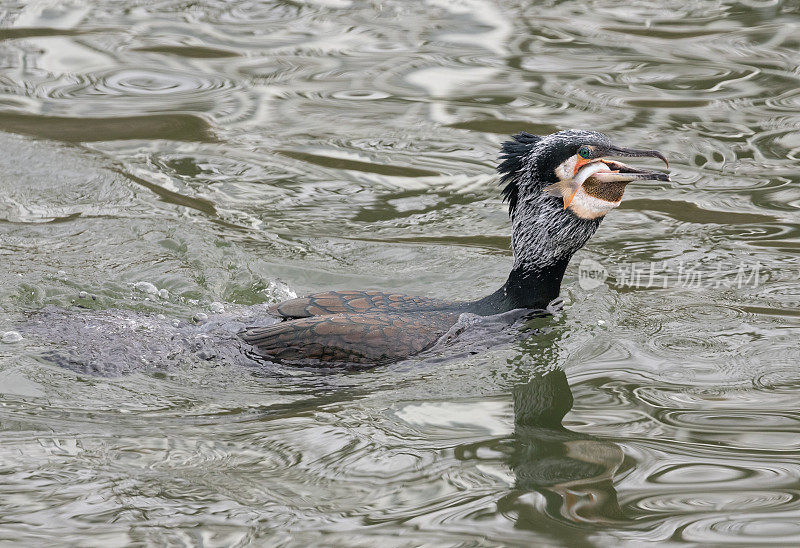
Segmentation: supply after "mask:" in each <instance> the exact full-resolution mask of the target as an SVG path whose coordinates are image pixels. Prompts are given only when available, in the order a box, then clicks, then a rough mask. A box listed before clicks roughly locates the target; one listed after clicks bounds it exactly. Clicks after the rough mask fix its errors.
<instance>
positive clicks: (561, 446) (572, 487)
mask: <svg viewBox="0 0 800 548" xmlns="http://www.w3.org/2000/svg"><path fill="white" fill-rule="evenodd" d="M513 395H514V435H513V436H512V437H511V438H510V439H509V440H508V442H509V445H508V446H507V447H506V454H507V463H508V464H509V466H510V468H511V469H512V470H513V472H514V475H515V476H516V483H515V490H514V492H512V493H510V494H509V495H508V496H506V497H504V498H503V500H502V501H500V503H499V506H500V508H499V509H500V511H501V512H504V513H514V514H516V515H517V516H518V517H517V527H519V528H524V529H540V528H541V527H542V526H543V524H542V523H541V521H542V520H541V510H542V509H540V508H538V506H539V504H537V503H536V502H531V498H530V497H529V496H528V493H530V492H537V493H540V494H541V495H543V497H544V500H545V503H544V508H543V510H544V511H545V512H546V513H547V514H548V515H549V516H550V517H553V518H557V519H558V520H567V521H569V522H572V523H575V522H580V523H592V524H595V525H597V524H599V523H604V522H605V523H611V522H615V523H618V522H619V521H620V520H622V519H623V514H622V511H621V510H620V507H619V503H618V502H617V493H616V491H615V490H614V485H613V478H614V473H615V472H616V470H617V469H618V468H619V466H620V464H621V463H622V460H623V457H624V454H623V452H622V450H621V449H620V447H619V446H618V445H617V444H615V443H612V442H609V441H605V440H602V439H600V438H596V437H594V436H591V435H588V434H583V433H580V432H574V431H572V430H569V429H567V428H565V427H564V426H563V425H562V424H561V421H562V420H563V418H564V416H565V415H566V414H567V412H568V411H569V410H570V409H571V408H572V403H573V399H572V392H571V391H570V388H569V384H568V383H567V377H566V375H565V374H564V371H562V370H553V371H549V372H547V373H544V374H541V375H538V376H536V377H535V378H533V379H532V380H530V381H529V382H527V383H525V384H519V385H517V386H514V388H513ZM550 527H552V521H551V522H550ZM548 532H549V533H550V534H552V533H554V532H555V531H553V530H552V529H550V530H549V531H548Z"/></svg>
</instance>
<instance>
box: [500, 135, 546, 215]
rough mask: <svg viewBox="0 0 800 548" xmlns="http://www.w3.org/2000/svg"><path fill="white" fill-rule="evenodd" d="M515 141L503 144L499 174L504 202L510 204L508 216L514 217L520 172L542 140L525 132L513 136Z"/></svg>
mask: <svg viewBox="0 0 800 548" xmlns="http://www.w3.org/2000/svg"><path fill="white" fill-rule="evenodd" d="M511 138H512V139H513V141H506V142H504V143H503V146H502V148H501V153H500V160H502V162H500V165H499V166H497V173H499V174H500V175H501V177H500V185H505V186H503V191H502V194H503V200H505V201H507V202H508V214H509V215H513V214H514V209H515V208H516V207H517V199H518V198H519V172H520V170H521V169H522V167H523V160H524V158H525V156H527V155H528V154H529V153H530V151H531V150H532V149H533V147H534V146H536V143H538V142H539V141H540V140H541V137H539V136H537V135H531V134H530V133H525V132H524V131H522V132H520V133H517V134H516V135H512V136H511Z"/></svg>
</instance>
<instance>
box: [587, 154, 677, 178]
mask: <svg viewBox="0 0 800 548" xmlns="http://www.w3.org/2000/svg"><path fill="white" fill-rule="evenodd" d="M594 152H595V159H594V160H591V161H590V162H588V163H587V164H586V167H582V168H581V170H580V171H583V170H584V169H587V170H588V171H591V174H588V173H587V174H588V176H589V177H591V178H593V179H595V180H597V181H599V182H601V183H610V182H630V181H637V180H639V181H669V180H670V179H669V175H667V174H666V173H664V172H662V171H655V170H649V169H639V168H635V167H633V166H629V165H628V164H623V163H622V162H617V161H616V160H611V158H631V157H637V158H638V157H649V158H658V159H659V160H661V161H663V162H664V164H666V166H667V167H669V162H667V159H666V158H665V157H664V155H663V154H661V153H660V152H658V151H657V150H641V149H636V148H621V147H615V146H609V147H604V148H602V149H597V148H596V149H595V151H594ZM598 162H602V164H604V165H602V164H601V165H597V164H598ZM592 164H595V165H592ZM586 178H588V177H586Z"/></svg>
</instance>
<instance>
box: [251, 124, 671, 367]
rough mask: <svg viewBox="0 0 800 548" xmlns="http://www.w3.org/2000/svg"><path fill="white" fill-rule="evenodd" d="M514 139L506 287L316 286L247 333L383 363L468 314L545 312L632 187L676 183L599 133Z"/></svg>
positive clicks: (311, 358)
mask: <svg viewBox="0 0 800 548" xmlns="http://www.w3.org/2000/svg"><path fill="white" fill-rule="evenodd" d="M512 139H513V140H510V141H506V142H505V143H503V145H502V153H501V155H500V159H501V160H502V161H501V163H500V165H499V166H498V168H497V171H498V172H499V174H500V175H501V185H504V188H503V190H502V194H503V198H504V199H505V200H506V201H507V202H508V205H509V215H510V217H511V223H512V234H511V246H512V248H513V251H514V267H513V269H512V270H511V274H510V275H509V276H508V280H507V281H506V283H505V284H503V286H502V287H501V288H500V289H498V290H497V291H495V292H494V293H492V294H491V295H489V296H487V297H485V298H483V299H480V300H478V301H473V302H452V301H446V300H440V299H433V298H429V297H412V296H408V295H403V294H399V293H386V292H381V291H329V292H325V293H316V294H313V295H309V296H308V297H303V298H297V299H291V300H289V301H285V302H283V303H280V304H278V305H275V306H273V307H271V308H270V313H272V314H274V315H276V316H277V317H279V318H281V319H282V320H284V321H282V322H280V323H276V324H273V325H269V326H266V327H253V328H249V329H246V330H244V331H242V332H241V334H240V336H241V338H242V339H243V340H244V341H245V342H246V343H249V344H250V345H252V349H253V351H254V352H255V354H257V355H260V356H262V357H264V358H267V359H269V360H272V361H278V362H284V363H291V364H301V365H327V366H332V365H347V364H354V365H355V364H362V365H367V364H368V365H379V364H384V363H389V362H394V361H398V360H402V359H405V358H407V357H409V356H412V355H414V354H417V353H419V352H422V351H424V350H426V349H428V348H430V347H431V346H433V345H434V343H436V342H437V340H439V339H440V338H441V337H442V336H443V335H444V334H445V333H447V332H448V330H449V329H450V328H451V327H453V326H454V325H455V324H456V322H457V321H458V319H459V317H460V316H461V314H463V313H472V314H476V315H479V316H491V315H495V314H500V313H503V312H509V311H511V310H515V309H545V308H546V306H547V305H548V303H549V302H550V301H552V300H553V299H556V298H557V297H558V294H559V290H560V286H561V279H562V278H563V276H564V271H565V270H566V268H567V264H568V263H569V260H570V258H571V257H572V255H573V254H574V253H575V252H576V251H578V250H579V249H580V248H581V247H583V245H584V244H585V243H586V242H587V241H588V240H589V238H590V237H591V236H592V234H594V232H595V230H597V227H598V226H599V225H600V222H601V221H602V220H603V218H604V217H605V215H606V214H607V213H608V212H610V211H611V210H612V209H614V208H615V207H617V206H618V205H619V203H620V201H621V200H622V195H623V193H624V192H625V187H626V185H627V184H628V183H629V182H631V181H635V180H658V181H669V176H668V175H667V174H666V173H662V172H660V171H649V170H643V169H637V168H634V167H632V166H629V165H626V164H623V163H621V162H618V161H614V160H612V159H611V158H619V157H644V156H649V157H653V158H658V159H660V160H662V161H663V162H664V163H665V164H667V160H666V158H665V157H664V155H662V154H661V153H660V152H658V151H655V150H639V149H632V148H620V147H617V146H614V145H613V144H612V143H611V140H610V139H609V138H608V137H606V136H605V135H603V134H602V133H598V132H596V131H583V130H566V131H559V132H557V133H553V134H550V135H547V136H543V137H540V136H536V135H531V134H529V133H524V132H523V133H519V134H517V135H514V136H513V138H512ZM667 165H668V164H667Z"/></svg>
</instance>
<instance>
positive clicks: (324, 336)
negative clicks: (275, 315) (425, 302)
mask: <svg viewBox="0 0 800 548" xmlns="http://www.w3.org/2000/svg"><path fill="white" fill-rule="evenodd" d="M458 316H459V314H458V313H457V312H420V313H415V314H393V313H387V312H373V313H367V314H331V315H327V316H316V317H311V318H299V319H295V320H289V321H285V322H281V323H278V324H274V325H270V326H267V327H254V328H250V329H247V330H245V331H243V332H242V333H241V337H242V339H243V340H244V341H245V342H247V343H249V344H251V345H253V347H254V349H255V351H256V353H258V354H260V355H262V356H265V357H267V358H270V359H273V360H276V361H283V362H290V363H291V362H294V363H302V364H309V363H313V362H323V363H329V364H332V363H333V362H336V363H353V364H356V363H357V364H380V363H385V362H390V361H397V360H400V359H403V358H406V357H408V356H412V355H414V354H417V353H419V352H422V351H423V350H425V349H426V348H428V347H430V346H431V345H432V344H433V343H435V342H436V341H437V340H438V339H439V338H440V337H441V336H442V335H444V334H445V333H446V332H447V330H448V329H450V327H452V326H453V324H454V323H455V322H456V320H457V319H458Z"/></svg>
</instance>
